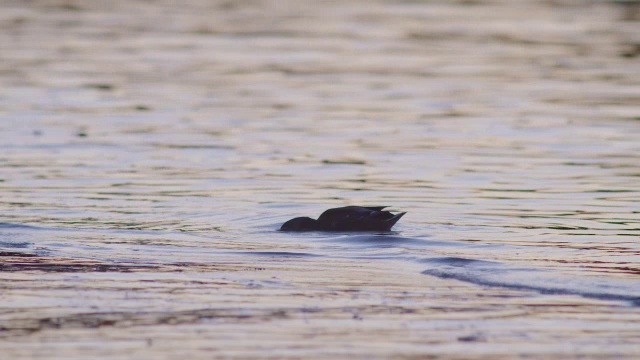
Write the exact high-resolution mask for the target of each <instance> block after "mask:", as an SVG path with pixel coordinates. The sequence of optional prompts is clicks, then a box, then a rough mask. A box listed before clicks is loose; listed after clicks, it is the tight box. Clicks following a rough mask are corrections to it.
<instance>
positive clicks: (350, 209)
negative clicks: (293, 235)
mask: <svg viewBox="0 0 640 360" xmlns="http://www.w3.org/2000/svg"><path fill="white" fill-rule="evenodd" d="M385 208H388V206H344V207H339V208H334V209H329V210H326V211H325V212H323V213H322V214H321V215H320V216H319V217H318V219H317V220H315V219H312V218H310V217H306V216H305V217H297V218H293V219H291V220H289V221H287V222H285V223H284V224H282V226H281V227H280V231H389V230H391V228H392V227H393V225H395V224H396V223H397V222H398V220H400V218H401V217H403V216H404V214H406V212H401V213H397V214H393V213H391V212H390V211H385V210H384V209H385Z"/></svg>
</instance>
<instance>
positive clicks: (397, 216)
mask: <svg viewBox="0 0 640 360" xmlns="http://www.w3.org/2000/svg"><path fill="white" fill-rule="evenodd" d="M404 214H406V212H401V213H397V214H395V215H393V216H392V217H390V218H389V219H388V220H386V221H385V223H386V224H387V225H388V226H389V229H391V228H392V227H393V225H395V224H396V223H397V222H398V220H400V218H401V217H403V216H404Z"/></svg>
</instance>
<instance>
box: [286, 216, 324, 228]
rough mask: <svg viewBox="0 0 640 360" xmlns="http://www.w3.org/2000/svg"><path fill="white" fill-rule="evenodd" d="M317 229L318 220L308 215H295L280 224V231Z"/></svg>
mask: <svg viewBox="0 0 640 360" xmlns="http://www.w3.org/2000/svg"><path fill="white" fill-rule="evenodd" d="M313 230H318V220H314V219H312V218H310V217H297V218H295V219H291V220H289V221H287V222H286V223H284V224H282V227H280V231H313Z"/></svg>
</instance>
